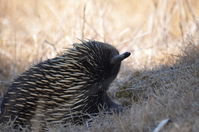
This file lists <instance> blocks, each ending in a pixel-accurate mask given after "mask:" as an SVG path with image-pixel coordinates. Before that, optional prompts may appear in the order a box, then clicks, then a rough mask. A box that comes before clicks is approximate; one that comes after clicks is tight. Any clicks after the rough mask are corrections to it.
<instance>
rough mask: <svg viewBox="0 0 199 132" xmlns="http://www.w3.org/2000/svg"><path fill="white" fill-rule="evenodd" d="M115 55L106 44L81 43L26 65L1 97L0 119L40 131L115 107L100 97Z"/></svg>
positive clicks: (114, 72)
mask: <svg viewBox="0 0 199 132" xmlns="http://www.w3.org/2000/svg"><path fill="white" fill-rule="evenodd" d="M118 55H119V52H118V50H117V49H115V48H114V47H113V46H111V45H109V44H105V43H101V42H97V41H82V44H74V47H73V48H71V49H68V50H67V51H66V53H64V54H63V55H61V56H58V57H55V58H53V59H49V60H46V61H44V62H41V63H39V64H37V65H35V66H33V67H31V68H30V69H29V70H27V71H26V72H24V73H23V74H21V75H20V76H19V77H18V78H16V79H15V80H14V82H13V83H12V85H11V87H10V88H9V89H8V92H7V93H6V94H5V96H4V98H3V102H2V106H1V115H0V121H1V122H4V123H5V122H8V120H10V119H11V120H14V124H16V125H21V126H29V127H30V128H33V127H35V126H34V124H35V122H37V121H38V122H39V125H41V127H43V126H46V122H49V123H65V122H72V123H82V122H83V121H84V119H85V118H87V117H88V116H86V114H94V113H98V112H99V109H102V108H103V109H104V110H106V111H111V110H114V109H115V110H119V109H121V106H120V105H118V104H116V103H114V102H112V101H111V99H110V98H109V97H108V95H107V93H106V91H107V89H108V87H109V85H110V83H111V82H112V81H113V80H114V79H115V77H116V76H117V73H118V71H119V69H120V64H121V61H118V62H117V59H113V57H115V56H118ZM129 55H130V53H125V54H124V55H123V56H124V57H123V59H124V58H126V57H128V56H129ZM115 60H116V61H115ZM111 62H112V63H113V64H112V63H111ZM68 95H69V96H68ZM70 95H71V96H70ZM34 120H36V121H34ZM36 124H37V123H36Z"/></svg>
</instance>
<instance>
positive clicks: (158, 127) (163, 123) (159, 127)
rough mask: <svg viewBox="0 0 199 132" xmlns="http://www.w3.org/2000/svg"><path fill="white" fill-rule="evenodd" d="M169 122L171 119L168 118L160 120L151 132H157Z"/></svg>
mask: <svg viewBox="0 0 199 132" xmlns="http://www.w3.org/2000/svg"><path fill="white" fill-rule="evenodd" d="M170 122H171V119H169V118H168V119H164V120H162V121H161V122H160V123H159V124H158V126H157V127H156V128H155V129H154V130H153V131H152V132H159V131H160V130H161V129H162V128H163V127H165V126H166V125H167V124H168V123H170Z"/></svg>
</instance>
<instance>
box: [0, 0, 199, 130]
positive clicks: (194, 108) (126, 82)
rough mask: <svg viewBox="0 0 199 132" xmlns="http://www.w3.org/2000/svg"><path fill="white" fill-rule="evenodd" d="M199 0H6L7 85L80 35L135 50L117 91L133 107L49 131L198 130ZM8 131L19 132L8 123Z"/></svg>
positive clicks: (1, 17) (0, 62)
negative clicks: (165, 123) (86, 124)
mask: <svg viewBox="0 0 199 132" xmlns="http://www.w3.org/2000/svg"><path fill="white" fill-rule="evenodd" d="M198 13H199V2H198V1H197V0H181V1H178V0H168V1H165V0H151V1H145V0H116V1H114V0H110V1H104V0H89V1H86V0H85V1H84V0H80V1H73V0H67V1H64V0H61V1H59V2H58V1H56V0H50V1H39V0H36V1H31V0H29V1H22V0H18V1H14V0H7V1H4V0H0V88H1V89H0V91H1V95H3V93H4V92H5V90H6V88H7V86H8V84H9V83H10V82H11V81H12V79H13V78H14V77H16V75H17V74H20V73H21V72H23V71H24V70H25V69H27V68H28V67H30V66H31V65H33V64H35V63H37V62H39V61H42V60H44V59H46V58H51V57H54V56H56V54H57V53H59V52H60V51H61V50H62V49H63V48H64V47H70V46H71V44H72V43H73V42H76V41H78V39H95V40H99V41H105V42H108V43H111V44H113V45H115V46H116V47H117V48H118V49H119V50H120V51H121V52H123V51H130V52H132V53H133V54H132V56H131V58H130V59H128V60H125V63H124V64H123V65H122V67H121V72H120V74H119V76H118V77H117V79H116V80H115V81H114V83H113V84H112V86H111V88H110V95H111V96H112V97H113V98H115V99H116V100H118V101H119V102H120V103H122V104H123V105H126V106H128V107H129V109H127V110H126V111H125V112H123V113H121V115H106V116H104V115H102V116H100V117H97V118H95V119H94V121H93V122H92V126H91V127H86V126H69V127H67V128H63V127H61V126H60V127H58V128H50V130H49V131H73V132H76V131H95V132H98V131H100V132H101V131H104V132H105V131H115V132H121V131H125V132H128V131H129V132H130V131H135V132H137V131H138V132H142V131H144V132H145V131H153V130H155V128H157V126H158V124H159V123H160V122H161V121H162V120H164V119H170V122H169V123H167V125H165V126H164V127H163V128H162V130H161V131H165V132H166V131H171V132H190V131H193V132H197V131H198V130H199V112H198V110H199V88H198V87H199V59H198V58H199V52H198V51H199V39H198V35H199V22H198ZM0 130H1V131H14V130H12V129H11V128H10V126H1V127H0Z"/></svg>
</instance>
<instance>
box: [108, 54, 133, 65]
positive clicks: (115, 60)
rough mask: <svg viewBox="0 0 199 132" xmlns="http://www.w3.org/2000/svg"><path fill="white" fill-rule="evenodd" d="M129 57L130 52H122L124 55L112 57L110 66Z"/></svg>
mask: <svg viewBox="0 0 199 132" xmlns="http://www.w3.org/2000/svg"><path fill="white" fill-rule="evenodd" d="M130 55H131V53H130V52H124V53H123V54H121V55H117V56H114V57H113V58H112V59H111V64H117V63H120V62H121V61H122V60H124V59H126V58H127V57H129V56H130Z"/></svg>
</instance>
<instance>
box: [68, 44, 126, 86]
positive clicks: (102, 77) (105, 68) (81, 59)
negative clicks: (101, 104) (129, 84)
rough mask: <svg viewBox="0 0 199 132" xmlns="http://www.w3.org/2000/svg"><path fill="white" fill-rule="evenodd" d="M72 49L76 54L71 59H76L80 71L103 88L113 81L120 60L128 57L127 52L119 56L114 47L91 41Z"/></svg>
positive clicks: (75, 45) (76, 45)
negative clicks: (80, 68)
mask: <svg viewBox="0 0 199 132" xmlns="http://www.w3.org/2000/svg"><path fill="white" fill-rule="evenodd" d="M74 49H75V50H76V52H75V53H73V54H72V57H73V58H77V60H78V63H80V64H81V66H82V67H83V69H82V71H84V72H87V71H88V72H87V73H86V74H87V75H89V77H90V78H92V80H94V82H100V83H102V84H103V87H108V85H109V84H110V83H111V82H112V81H113V80H114V79H115V77H116V76H117V74H118V72H119V69H120V65H121V62H122V60H124V59H125V58H127V57H128V56H130V53H129V52H125V53H123V54H119V52H118V50H117V49H116V48H115V47H113V46H111V45H109V44H107V43H102V42H98V41H91V40H89V41H82V44H77V43H76V44H74ZM71 52H73V51H71ZM105 89H106V88H105Z"/></svg>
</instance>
